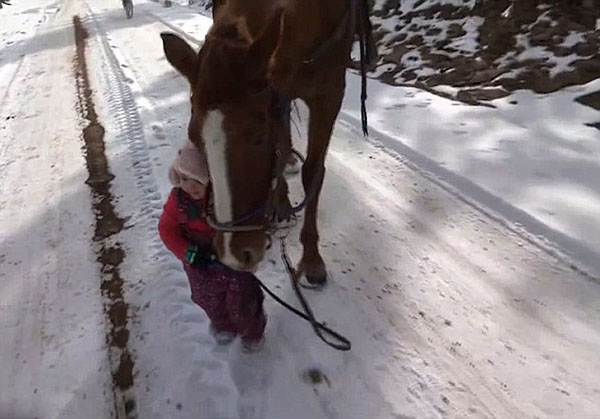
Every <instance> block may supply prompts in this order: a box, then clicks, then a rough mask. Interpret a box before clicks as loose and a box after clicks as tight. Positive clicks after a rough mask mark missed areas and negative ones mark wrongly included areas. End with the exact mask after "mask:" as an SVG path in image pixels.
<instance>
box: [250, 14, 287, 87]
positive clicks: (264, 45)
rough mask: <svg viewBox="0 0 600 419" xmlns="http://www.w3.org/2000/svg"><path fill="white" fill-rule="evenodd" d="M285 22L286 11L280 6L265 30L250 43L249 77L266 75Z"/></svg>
mask: <svg viewBox="0 0 600 419" xmlns="http://www.w3.org/2000/svg"><path fill="white" fill-rule="evenodd" d="M283 23H284V13H283V9H281V8H280V9H278V10H277V11H276V12H275V13H273V16H272V17H271V19H270V20H269V23H268V25H267V27H266V28H265V30H264V31H263V32H262V33H261V34H260V35H259V36H258V38H256V40H255V41H254V42H252V44H251V45H250V50H249V51H248V61H249V62H248V64H249V65H248V69H247V74H248V77H249V78H255V77H259V76H265V75H266V73H267V72H268V68H269V65H270V61H271V57H272V56H273V55H274V53H275V50H276V49H277V47H278V45H279V42H280V40H281V32H282V28H283Z"/></svg>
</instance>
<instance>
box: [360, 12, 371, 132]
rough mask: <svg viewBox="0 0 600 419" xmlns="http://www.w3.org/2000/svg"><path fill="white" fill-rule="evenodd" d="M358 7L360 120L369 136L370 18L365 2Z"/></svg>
mask: <svg viewBox="0 0 600 419" xmlns="http://www.w3.org/2000/svg"><path fill="white" fill-rule="evenodd" d="M359 1H360V4H359V5H358V11H359V15H358V21H359V22H358V24H359V27H360V30H359V34H358V44H359V49H360V119H361V122H362V131H363V135H365V136H368V135H369V128H368V121H367V66H366V61H367V43H366V28H365V18H368V16H367V15H366V14H365V6H366V5H365V0H359Z"/></svg>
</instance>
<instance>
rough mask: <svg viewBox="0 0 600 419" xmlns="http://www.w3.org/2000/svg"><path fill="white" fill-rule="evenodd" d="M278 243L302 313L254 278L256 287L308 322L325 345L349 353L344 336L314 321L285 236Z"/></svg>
mask: <svg viewBox="0 0 600 419" xmlns="http://www.w3.org/2000/svg"><path fill="white" fill-rule="evenodd" d="M280 243H281V259H282V260H283V263H284V265H285V269H286V271H287V273H288V275H289V276H290V280H291V282H292V286H293V287H294V291H295V292H296V296H297V297H298V301H300V305H301V306H302V309H303V310H304V313H302V312H301V311H300V310H297V309H296V308H294V307H292V306H291V305H289V304H288V303H286V302H285V301H283V300H282V299H281V298H279V297H278V296H277V295H276V294H275V293H273V292H272V291H271V290H270V289H269V288H267V286H266V285H265V284H263V283H262V281H261V280H260V279H258V278H256V280H257V281H258V285H260V287H261V288H262V289H263V290H264V291H265V292H266V293H267V294H269V295H270V296H271V297H272V298H273V299H274V300H275V301H277V302H278V303H279V304H281V305H282V306H283V307H285V308H287V309H288V310H289V311H291V312H292V313H294V314H295V315H297V316H298V317H301V318H303V319H304V320H306V321H307V322H309V323H310V324H311V326H312V328H313V330H314V331H315V334H316V335H317V336H318V337H319V338H320V339H321V340H322V341H323V342H325V343H326V344H327V345H329V346H331V347H332V348H334V349H337V350H338V351H349V350H350V349H352V343H350V341H349V340H348V339H347V338H345V337H344V336H342V335H340V334H339V333H337V332H336V331H334V330H332V329H330V328H329V327H327V326H326V325H325V323H320V322H318V321H317V319H315V315H314V313H313V311H312V309H311V308H310V306H309V305H308V303H307V302H306V299H305V298H304V295H303V294H302V291H301V290H300V286H299V281H298V279H299V278H300V275H301V274H302V272H301V271H297V270H295V269H294V268H293V267H292V264H291V262H290V259H289V257H288V255H287V251H286V247H285V236H281V237H280ZM325 335H328V336H330V337H331V338H333V339H328V338H326V337H325ZM335 341H337V342H335Z"/></svg>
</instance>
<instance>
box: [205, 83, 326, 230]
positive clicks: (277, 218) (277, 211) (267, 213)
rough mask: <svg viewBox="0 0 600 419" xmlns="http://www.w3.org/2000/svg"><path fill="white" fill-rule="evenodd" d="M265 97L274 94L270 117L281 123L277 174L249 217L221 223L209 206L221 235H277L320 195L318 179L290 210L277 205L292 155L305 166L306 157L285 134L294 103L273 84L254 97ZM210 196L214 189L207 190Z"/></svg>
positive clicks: (274, 131) (212, 223) (209, 214)
mask: <svg viewBox="0 0 600 419" xmlns="http://www.w3.org/2000/svg"><path fill="white" fill-rule="evenodd" d="M265 94H270V95H271V101H272V102H271V111H270V116H271V118H272V123H275V124H281V126H280V127H277V129H271V135H276V136H277V138H276V139H275V151H274V153H275V156H274V157H275V164H274V166H273V174H272V176H271V187H270V189H269V193H268V195H267V198H266V200H265V201H263V203H261V204H260V205H259V206H257V207H256V208H254V209H253V210H252V211H250V212H248V213H247V214H245V215H243V216H241V217H239V218H237V219H235V220H233V221H228V222H219V221H217V220H216V218H215V215H214V210H213V206H212V205H207V209H208V211H207V217H206V220H207V222H208V224H209V225H210V226H211V227H212V228H213V229H214V230H216V231H218V232H224V233H241V232H250V231H265V232H267V233H273V232H274V231H275V230H277V228H278V226H279V224H280V222H281V221H289V220H290V219H291V218H293V217H295V216H296V214H298V213H299V212H300V211H302V210H303V209H304V208H305V207H306V204H307V203H308V202H310V200H312V199H313V198H314V196H315V195H316V192H317V182H318V177H315V178H314V180H313V182H312V184H311V185H310V187H309V189H308V192H307V193H306V195H305V197H304V199H303V200H302V202H300V203H299V204H297V205H295V206H292V207H291V208H288V209H286V210H285V211H284V210H283V208H279V207H278V205H276V203H275V197H276V193H277V189H278V187H279V185H280V184H281V182H284V171H285V166H286V163H287V161H288V159H289V157H290V155H291V154H293V155H294V156H296V158H298V160H299V161H300V162H301V163H304V157H303V156H302V155H301V154H300V153H299V152H298V151H297V150H295V149H293V148H290V147H288V146H286V144H287V143H286V142H285V140H284V135H283V134H282V131H281V128H282V127H283V128H284V129H285V127H287V126H289V117H290V108H289V106H290V101H289V99H288V98H287V97H286V96H285V95H282V94H281V93H279V92H278V91H277V90H276V89H275V87H274V86H272V85H271V84H269V85H268V86H267V87H266V88H265V89H263V90H262V91H260V92H258V93H256V94H254V95H252V97H254V98H256V97H259V96H263V95H265ZM207 190H208V191H209V193H210V190H211V188H210V187H209V188H207ZM256 219H262V220H263V222H262V223H251V224H246V223H247V222H248V221H250V220H256Z"/></svg>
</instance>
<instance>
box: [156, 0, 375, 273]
mask: <svg viewBox="0 0 600 419" xmlns="http://www.w3.org/2000/svg"><path fill="white" fill-rule="evenodd" d="M359 1H360V2H361V3H359ZM215 5H218V8H215V9H214V10H213V14H214V23H213V26H212V27H211V29H210V30H209V32H208V33H207V36H206V39H205V42H204V44H203V45H202V47H201V49H200V51H199V52H198V53H196V51H195V50H194V49H193V48H192V47H191V46H190V45H189V44H188V43H187V42H186V41H184V40H183V39H181V38H180V37H178V36H177V35H175V34H173V33H161V38H162V41H163V49H164V53H165V56H166V58H167V61H168V62H169V63H170V64H171V65H172V66H173V67H174V68H175V69H176V70H177V71H178V72H179V73H180V74H181V75H183V76H184V77H185V78H186V79H187V80H188V82H189V84H190V87H191V95H190V101H191V117H190V121H189V125H188V136H189V139H190V140H191V141H192V142H193V143H194V144H196V145H197V146H198V147H199V148H200V149H202V150H204V152H205V154H206V157H207V161H208V166H209V170H210V174H211V186H212V193H213V202H214V205H213V206H214V219H212V224H213V226H214V227H215V229H216V230H217V234H216V237H215V247H216V252H217V255H218V257H219V260H220V261H221V262H222V263H224V264H225V265H228V266H229V267H231V268H233V269H238V270H251V269H253V268H254V267H255V266H256V265H257V264H258V263H259V262H260V261H261V260H262V259H263V257H264V254H265V251H266V248H267V245H268V243H269V237H268V229H269V226H270V225H271V223H272V220H273V218H274V217H275V218H277V219H282V218H286V217H288V216H289V215H290V214H292V213H294V212H297V211H298V210H299V208H300V207H296V208H294V207H292V206H291V204H290V202H289V199H288V197H287V193H288V189H287V188H288V187H287V183H286V181H285V178H284V176H283V171H284V167H285V162H286V161H287V159H288V158H289V156H290V151H291V135H290V120H289V112H290V107H289V104H290V101H291V100H292V99H296V98H299V99H301V100H303V101H304V102H305V103H306V105H307V107H308V109H309V124H308V145H307V151H306V159H305V161H304V163H303V165H302V183H303V186H304V191H305V195H306V198H305V207H304V205H302V206H301V207H302V208H303V209H304V210H305V214H304V222H303V225H302V229H301V233H300V241H301V243H302V246H303V251H302V257H301V259H300V262H299V265H298V269H299V271H301V272H303V274H304V275H305V276H306V278H307V280H308V282H310V283H311V284H315V285H323V284H324V283H325V282H326V278H327V273H326V268H325V262H324V261H323V258H322V257H321V254H320V252H319V248H318V240H319V233H318V228H317V209H318V205H319V195H320V192H321V189H322V185H323V179H324V175H325V158H326V155H327V150H328V145H329V142H330V138H331V134H332V130H333V126H334V123H335V120H336V118H337V115H338V113H339V111H340V107H341V104H342V99H343V97H344V91H345V74H346V68H347V67H348V64H349V63H350V52H351V48H352V44H353V42H354V38H355V35H356V34H357V31H356V28H357V27H363V28H364V25H362V26H361V23H364V22H365V21H364V16H365V13H361V11H362V12H364V9H361V7H366V6H365V3H364V1H363V0H328V1H322V0H253V1H251V2H249V1H246V0H219V1H218V2H215ZM357 16H358V18H359V19H358V20H357ZM366 16H367V17H366V20H367V21H368V15H366ZM361 17H362V19H363V20H360V19H361ZM369 28H370V25H369ZM363 122H364V121H363Z"/></svg>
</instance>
